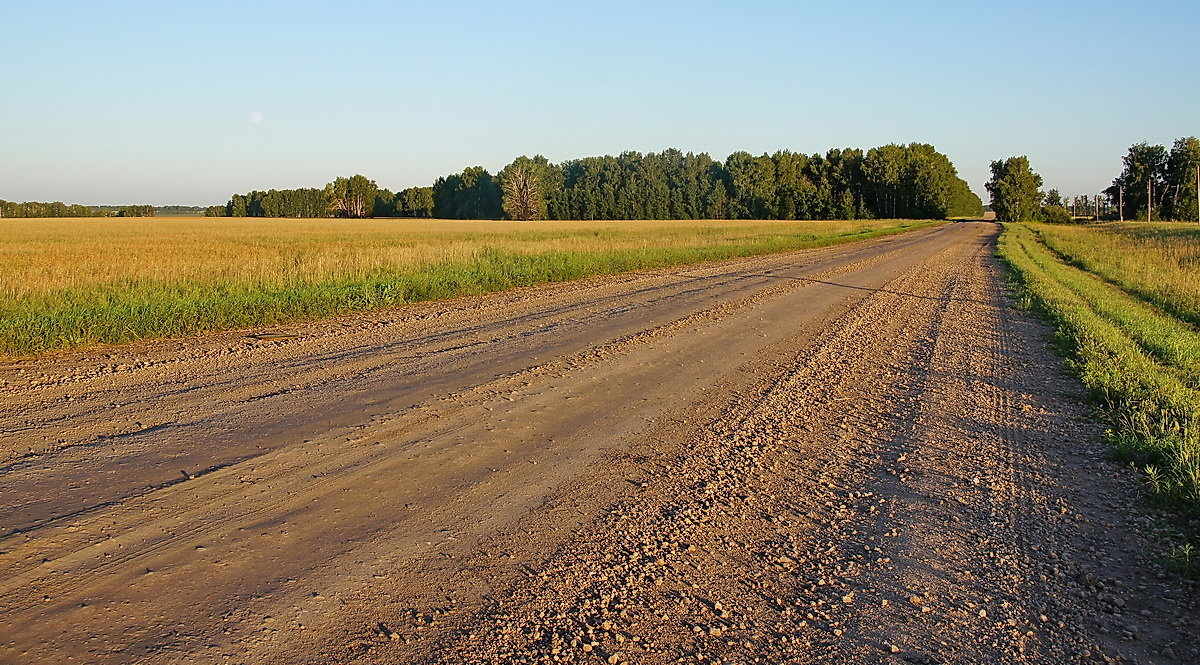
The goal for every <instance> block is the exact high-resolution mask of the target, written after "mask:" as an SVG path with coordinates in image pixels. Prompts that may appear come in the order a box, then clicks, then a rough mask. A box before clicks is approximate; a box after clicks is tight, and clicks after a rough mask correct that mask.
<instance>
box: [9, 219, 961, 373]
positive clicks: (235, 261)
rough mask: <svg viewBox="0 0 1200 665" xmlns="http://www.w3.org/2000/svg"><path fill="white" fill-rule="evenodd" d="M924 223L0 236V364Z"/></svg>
mask: <svg viewBox="0 0 1200 665" xmlns="http://www.w3.org/2000/svg"><path fill="white" fill-rule="evenodd" d="M936 223H937V222H913V221H896V220H892V221H869V222H868V221H852V222H765V221H764V222H750V221H747V222H728V221H720V222H716V221H680V222H537V223H505V222H469V221H467V222H458V221H436V220H435V221H409V220H358V221H348V220H262V219H252V220H246V219H243V220H212V219H205V218H199V219H197V218H185V219H169V218H153V219H150V220H121V219H85V220H12V219H8V220H0V356H9V357H13V356H21V355H31V354H38V353H45V352H49V351H59V350H67V349H74V348H79V347H84V346H89V345H95V344H119V343H123V342H130V341H134V340H142V339H155V338H165V337H180V336H187V335H194V334H197V333H202V332H208V331H216V330H229V329H236V328H243V327H249V326H259V325H269V324H276V323H283V322H294V321H300V320H307V319H315V318H321V317H328V316H335V315H339V314H345V313H349V312H355V311H364V310H370V309H376V308H381V307H389V306H394V305H400V304H404V303H413V302H419V301H425V300H436V299H444V298H452V297H456V296H463V295H471V294H479V293H487V292H494V291H500V290H503V289H509V288H514V287H520V286H530V285H535V284H541V283H547V282H556V281H564V280H571V279H577V278H580V277H586V276H589V275H602V274H614V273H620V272H626V271H631V270H639V269H646V268H658V267H665V266H673V265H682V264H688V263H696V262H701V261H710V260H719V259H729V258H735V257H743V256H752V255H759V254H767V253H772V252H782V251H790V250H797V249H806V248H812V247H821V246H826V245H833V244H838V243H844V242H851V241H855V240H863V239H866V238H872V237H877V236H881V235H887V234H893V233H900V232H903V231H908V230H912V229H915V228H920V227H923V226H928V225H931V224H936Z"/></svg>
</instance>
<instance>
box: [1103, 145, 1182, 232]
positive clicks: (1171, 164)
mask: <svg viewBox="0 0 1200 665" xmlns="http://www.w3.org/2000/svg"><path fill="white" fill-rule="evenodd" d="M1123 161H1124V169H1123V170H1122V171H1121V175H1119V176H1117V178H1116V179H1115V180H1113V183H1112V185H1111V186H1110V187H1109V188H1108V189H1106V190H1104V194H1105V195H1106V196H1108V199H1109V202H1110V203H1111V204H1112V205H1113V206H1117V207H1118V208H1119V214H1120V215H1121V217H1122V218H1124V219H1146V218H1147V213H1149V216H1150V217H1151V218H1152V219H1172V220H1187V221H1193V222H1194V221H1198V220H1197V208H1196V196H1197V177H1198V174H1197V168H1200V139H1197V138H1196V137H1194V136H1189V137H1186V138H1181V139H1177V140H1176V141H1175V144H1174V145H1172V146H1171V149H1170V150H1168V149H1167V148H1166V147H1165V146H1161V145H1150V144H1148V143H1145V142H1142V143H1138V144H1136V145H1133V146H1130V148H1129V152H1128V153H1127V154H1126V155H1125V157H1124V160H1123Z"/></svg>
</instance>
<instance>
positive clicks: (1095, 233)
mask: <svg viewBox="0 0 1200 665" xmlns="http://www.w3.org/2000/svg"><path fill="white" fill-rule="evenodd" d="M1112 232H1113V231H1111V230H1104V229H1086V228H1085V229H1079V228H1074V229H1069V230H1066V232H1065V234H1069V242H1065V243H1064V242H1061V239H1062V237H1063V236H1062V235H1058V234H1060V233H1063V230H1061V229H1059V228H1058V227H1052V226H1048V225H1040V224H1006V225H1005V228H1004V233H1003V234H1002V236H1001V238H1000V243H999V249H1000V256H1001V258H1002V259H1003V260H1004V261H1005V262H1006V263H1007V264H1008V265H1009V266H1010V267H1011V268H1012V271H1013V274H1014V275H1015V277H1016V278H1017V280H1018V281H1019V283H1020V285H1021V288H1022V292H1023V297H1024V299H1025V300H1026V302H1027V304H1029V305H1031V306H1033V307H1034V308H1036V309H1037V310H1039V311H1041V312H1043V313H1044V314H1046V315H1047V316H1048V317H1049V318H1050V319H1051V320H1052V321H1053V322H1054V324H1055V325H1056V326H1057V328H1058V334H1059V338H1060V340H1061V341H1062V342H1063V345H1064V347H1065V349H1066V350H1067V353H1068V357H1069V359H1070V363H1071V365H1072V367H1073V368H1074V370H1075V371H1076V372H1077V373H1078V374H1079V376H1080V378H1081V379H1082V380H1083V382H1084V384H1085V385H1086V386H1087V388H1088V390H1089V391H1090V393H1091V395H1092V397H1093V398H1094V399H1095V400H1096V401H1097V402H1098V403H1099V404H1100V405H1101V407H1102V409H1103V411H1104V413H1105V415H1106V416H1107V418H1108V420H1109V423H1110V429H1109V438H1110V440H1111V442H1112V445H1113V449H1114V451H1115V453H1116V455H1117V456H1118V457H1119V458H1121V459H1123V460H1127V461H1128V462H1130V463H1131V464H1133V465H1135V466H1136V467H1137V468H1139V469H1140V470H1141V471H1142V472H1143V478H1144V484H1145V487H1146V489H1147V492H1148V495H1149V496H1150V497H1151V499H1152V500H1153V501H1154V502H1155V503H1156V504H1158V505H1159V506H1161V507H1163V508H1166V509H1167V510H1169V511H1171V512H1173V513H1174V514H1175V515H1176V516H1178V517H1179V518H1180V524H1181V525H1182V526H1183V530H1184V538H1183V541H1182V544H1181V545H1179V546H1178V547H1176V549H1175V551H1174V552H1172V555H1171V562H1172V564H1173V565H1174V566H1175V567H1176V568H1177V569H1179V570H1180V571H1181V572H1184V573H1185V574H1188V575H1190V576H1193V577H1200V557H1196V556H1195V552H1196V549H1197V547H1200V529H1198V528H1197V525H1198V523H1200V329H1197V327H1196V326H1195V325H1193V324H1192V323H1190V322H1189V321H1187V320H1185V319H1184V318H1181V317H1180V315H1179V312H1183V311H1186V310H1187V308H1188V307H1190V305H1189V304H1188V303H1187V302H1176V301H1171V302H1172V304H1173V306H1172V307H1163V306H1161V305H1160V300H1161V299H1162V298H1169V295H1165V294H1170V293H1172V292H1171V291H1170V290H1168V289H1163V288H1159V285H1156V284H1154V283H1153V279H1152V278H1151V277H1147V275H1153V274H1162V275H1173V274H1175V273H1176V272H1177V271H1178V270H1179V266H1178V265H1177V262H1176V261H1175V259H1174V258H1173V257H1174V256H1175V255H1173V254H1171V253H1169V252H1167V253H1159V254H1157V255H1143V257H1142V260H1143V261H1147V262H1158V263H1159V265H1157V266H1150V269H1149V270H1142V271H1141V273H1140V274H1141V275H1142V276H1141V277H1139V278H1137V279H1133V278H1131V277H1129V276H1128V272H1127V271H1125V272H1122V267H1121V264H1122V263H1124V259H1123V258H1122V257H1120V256H1119V255H1113V256H1112V257H1111V258H1109V259H1106V258H1105V256H1104V253H1103V251H1098V250H1095V247H1105V246H1108V245H1109V244H1111V242H1110V239H1109V238H1108V237H1106V236H1107V234H1110V233H1112ZM1065 234H1064V235H1065ZM1088 234H1092V235H1091V239H1092V242H1089V236H1088ZM1056 240H1058V241H1060V242H1059V244H1057V245H1056V244H1055V241H1056ZM1064 246H1069V247H1071V248H1073V249H1074V250H1075V252H1077V253H1076V254H1066V253H1064V251H1063V250H1062V249H1061V248H1062V247H1064ZM1077 256H1086V260H1080V259H1077V258H1076V257H1077ZM1085 268H1086V269H1085ZM1117 275H1124V278H1117V277H1116V276H1117ZM1110 280H1111V281H1110Z"/></svg>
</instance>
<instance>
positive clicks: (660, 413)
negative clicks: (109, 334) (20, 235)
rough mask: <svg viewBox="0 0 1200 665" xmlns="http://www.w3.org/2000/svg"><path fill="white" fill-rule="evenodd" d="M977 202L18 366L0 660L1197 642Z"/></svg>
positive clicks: (839, 659) (5, 479) (1051, 652)
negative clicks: (568, 278) (671, 265)
mask: <svg viewBox="0 0 1200 665" xmlns="http://www.w3.org/2000/svg"><path fill="white" fill-rule="evenodd" d="M996 233H997V228H996V227H995V226H994V225H993V224H989V223H964V224H953V225H946V226H941V227H937V228H932V229H925V230H921V231H916V232H912V233H908V234H905V235H902V236H894V237H890V238H885V239H879V240H873V241H867V242H861V243H855V244H853V245H845V246H840V247H836V248H829V249H823V250H813V251H807V252H796V253H790V254H780V255H773V256H767V257H760V258H752V259H743V260H737V261H729V262H723V263H716V264H706V265H703V266H698V267H688V268H680V269H674V270H659V271H646V272H640V273H634V274H629V275H621V276H617V277H604V278H594V279H587V280H581V281H578V282H573V283H569V284H561V285H552V286H546V287H541V288H536V289H526V290H518V291H513V292H508V293H504V294H498V295H492V296H486V297H478V298H466V299H460V300H456V301H452V302H447V303H434V304H428V305H420V306H414V307H408V308H402V309H398V310H394V311H390V312H382V313H375V314H370V315H362V316H355V317H350V318H343V319H338V320H334V321H326V322H320V323H314V324H307V325H302V326H293V327H289V328H285V329H275V330H269V331H267V330H260V331H248V332H247V331H242V332H237V333H227V334H222V335H216V336H209V337H205V338H202V339H196V340H183V341H168V342H159V343H154V344H144V345H136V346H130V347H121V348H119V349H109V350H102V351H93V352H88V353H85V354H77V355H73V356H67V357H57V358H47V359H35V360H26V361H19V362H15V363H10V364H8V365H5V366H4V367H2V368H0V394H2V395H3V399H2V400H0V429H2V430H3V432H2V434H0V464H2V465H0V571H3V572H2V574H0V662H2V663H61V662H69V661H74V662H82V663H131V662H138V663H345V662H354V663H540V662H576V663H597V662H602V663H621V662H628V663H677V662H700V663H782V662H800V663H804V662H819V663H1175V662H1178V663H1190V662H1200V602H1198V601H1197V592H1196V589H1195V588H1194V587H1193V586H1190V585H1189V583H1187V582H1185V581H1183V580H1181V579H1179V578H1177V577H1175V576H1174V575H1172V574H1170V573H1169V572H1167V571H1166V570H1165V569H1164V568H1163V566H1162V564H1161V562H1160V561H1159V560H1158V559H1157V558H1156V555H1155V552H1156V548H1157V547H1158V546H1159V542H1158V540H1157V537H1156V535H1155V534H1156V527H1155V523H1154V522H1153V521H1152V520H1151V519H1149V518H1148V517H1146V516H1145V515H1144V512H1143V511H1142V509H1141V508H1140V507H1139V506H1140V503H1139V498H1138V490H1137V487H1136V479H1135V478H1134V476H1133V475H1132V474H1131V473H1129V472H1128V471H1127V470H1126V469H1124V468H1122V467H1120V466H1118V465H1116V464H1114V463H1112V462H1110V461H1108V460H1107V458H1106V456H1105V453H1104V449H1103V444H1102V443H1100V441H1099V436H1100V434H1101V431H1100V426H1099V425H1097V424H1096V423H1094V422H1092V421H1091V419H1090V418H1089V415H1088V413H1087V411H1086V409H1085V407H1083V406H1081V393H1080V388H1079V387H1078V386H1077V385H1076V384H1075V383H1074V382H1073V381H1072V380H1070V379H1069V378H1067V377H1065V376H1064V375H1063V374H1062V373H1061V369H1060V368H1061V361H1060V360H1058V359H1057V358H1056V357H1055V356H1053V355H1052V354H1050V353H1049V351H1048V350H1047V344H1046V340H1045V334H1046V331H1045V329H1044V328H1042V327H1041V326H1039V324H1037V323H1035V322H1032V321H1030V320H1029V319H1028V318H1027V317H1025V316H1024V315H1020V314H1018V313H1014V312H1013V311H1012V310H1011V308H1010V307H1009V306H1008V304H1007V302H1006V300H1005V296H1004V294H1003V290H1002V280H1001V275H1000V270H999V268H998V266H997V265H996V262H995V260H994V258H993V256H992V255H993V252H994V239H995V236H996Z"/></svg>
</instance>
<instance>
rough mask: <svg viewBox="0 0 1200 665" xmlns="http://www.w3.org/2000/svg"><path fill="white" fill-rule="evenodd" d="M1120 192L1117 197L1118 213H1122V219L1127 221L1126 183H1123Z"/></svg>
mask: <svg viewBox="0 0 1200 665" xmlns="http://www.w3.org/2000/svg"><path fill="white" fill-rule="evenodd" d="M1120 192H1121V193H1120V194H1119V195H1118V197H1117V214H1118V215H1120V217H1121V221H1122V222H1123V221H1125V185H1121V190H1120Z"/></svg>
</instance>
